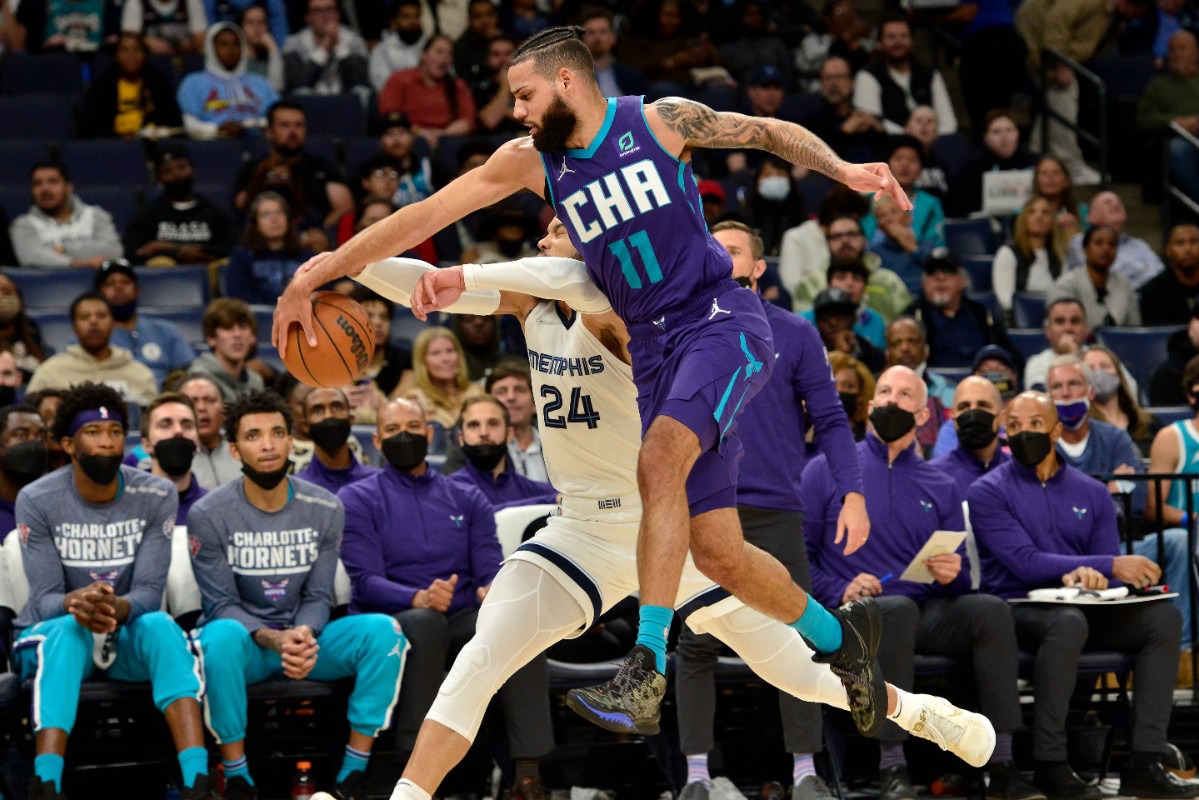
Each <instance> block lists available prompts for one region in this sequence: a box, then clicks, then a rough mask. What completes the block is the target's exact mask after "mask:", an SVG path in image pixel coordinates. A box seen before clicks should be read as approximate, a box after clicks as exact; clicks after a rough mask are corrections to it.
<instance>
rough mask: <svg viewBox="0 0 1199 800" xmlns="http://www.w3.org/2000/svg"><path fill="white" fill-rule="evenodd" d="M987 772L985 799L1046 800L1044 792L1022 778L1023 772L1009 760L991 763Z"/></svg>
mask: <svg viewBox="0 0 1199 800" xmlns="http://www.w3.org/2000/svg"><path fill="white" fill-rule="evenodd" d="M989 772H990V773H991V782H990V783H989V784H987V800H1048V798H1046V797H1045V793H1044V792H1042V791H1041V790H1040V789H1038V788H1037V787H1035V786H1033V785H1032V784H1031V783H1029V782H1028V781H1026V780H1024V773H1022V772H1021V771H1020V770H1018V769H1016V765H1015V764H1013V763H1012V762H1010V761H1008V762H1007V763H1006V764H995V765H993V766H992V767H991V768H990V770H989Z"/></svg>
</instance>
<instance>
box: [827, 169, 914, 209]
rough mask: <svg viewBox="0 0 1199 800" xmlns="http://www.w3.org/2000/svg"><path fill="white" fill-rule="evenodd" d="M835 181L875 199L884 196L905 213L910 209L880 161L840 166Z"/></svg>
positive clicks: (888, 170) (900, 188)
mask: <svg viewBox="0 0 1199 800" xmlns="http://www.w3.org/2000/svg"><path fill="white" fill-rule="evenodd" d="M837 180H839V181H841V183H844V184H845V185H846V186H848V187H849V188H850V189H853V190H854V191H855V192H870V193H871V194H873V195H874V196H875V198H878V197H882V196H883V195H886V196H888V197H890V198H892V199H893V200H894V201H895V202H896V203H898V204H899V207H900V208H902V209H904V210H905V211H911V209H912V201H911V200H909V199H908V195H907V193H906V192H904V190H903V188H902V187H901V186H900V185H899V182H898V181H896V180H895V176H894V175H892V174H891V168H890V167H888V166H887V165H886V164H884V163H883V162H881V161H876V162H874V163H871V164H849V163H845V164H842V165H841V168H840V169H839V170H838V171H837Z"/></svg>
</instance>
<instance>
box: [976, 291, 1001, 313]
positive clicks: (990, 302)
mask: <svg viewBox="0 0 1199 800" xmlns="http://www.w3.org/2000/svg"><path fill="white" fill-rule="evenodd" d="M968 296H969V297H970V299H971V300H974V301H975V302H978V303H982V304H983V305H984V306H986V307H987V310H988V311H990V312H991V317H992V318H994V319H997V320H1002V319H1003V307H1002V306H1000V305H999V298H998V297H996V296H995V293H994V292H975V291H971V292H969V295H968Z"/></svg>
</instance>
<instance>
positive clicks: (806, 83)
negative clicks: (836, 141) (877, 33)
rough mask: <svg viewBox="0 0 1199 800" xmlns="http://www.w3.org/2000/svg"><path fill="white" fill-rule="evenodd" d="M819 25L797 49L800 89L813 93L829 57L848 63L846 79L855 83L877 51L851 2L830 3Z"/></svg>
mask: <svg viewBox="0 0 1199 800" xmlns="http://www.w3.org/2000/svg"><path fill="white" fill-rule="evenodd" d="M820 23H821V24H820V26H816V27H814V28H813V30H811V31H809V32H808V33H806V34H804V37H803V39H801V40H800V43H799V46H798V47H796V48H795V71H796V73H797V76H796V77H797V78H798V82H799V88H800V89H801V90H806V91H808V92H812V93H815V92H819V91H820V90H821V86H822V84H823V83H824V74H823V73H824V65H825V64H827V63H828V60H829V59H830V58H839V59H841V60H842V61H844V62H845V65H846V67H847V68H848V69H847V79H848V80H849V81H851V82H852V81H853V73H855V72H857V71H858V70H860V69H861V68H862V67H864V66H866V62H867V61H868V60H869V59H870V54H871V52H873V50H874V40H873V39H872V38H870V25H869V23H867V22H866V21H865V20H864V19H862V18H861V17H860V16H858V13H857V12H856V11H855V10H854V7H853V4H852V3H850V2H849V0H827V2H825V4H824V6H823V8H822V9H821V12H820ZM821 138H824V137H823V136H822V137H821ZM825 141H826V142H827V141H828V139H825Z"/></svg>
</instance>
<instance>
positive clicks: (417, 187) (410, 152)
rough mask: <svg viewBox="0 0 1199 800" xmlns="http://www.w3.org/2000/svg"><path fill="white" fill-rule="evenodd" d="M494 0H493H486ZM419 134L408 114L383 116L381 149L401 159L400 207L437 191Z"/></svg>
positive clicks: (397, 202) (396, 113)
mask: <svg viewBox="0 0 1199 800" xmlns="http://www.w3.org/2000/svg"><path fill="white" fill-rule="evenodd" d="M486 2H491V0H486ZM415 144H416V135H415V134H413V133H412V126H411V125H410V124H409V122H408V118H407V117H405V116H404V115H403V114H401V113H400V112H398V111H393V112H392V113H390V114H387V115H386V116H384V117H383V118H382V121H381V122H380V132H379V152H380V154H382V155H385V156H388V157H390V158H394V159H395V160H396V161H398V162H399V163H400V181H399V186H398V188H397V189H396V193H395V195H394V196H393V197H392V198H391V199H392V202H394V203H395V204H396V206H397V207H399V208H403V207H404V206H406V205H409V204H410V203H415V202H417V201H418V200H424V199H425V198H426V197H428V196H429V195H430V194H431V193H432V191H433V168H432V166H431V164H430V161H429V157H428V156H427V155H420V154H417V153H416V152H415V149H414V146H415Z"/></svg>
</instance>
